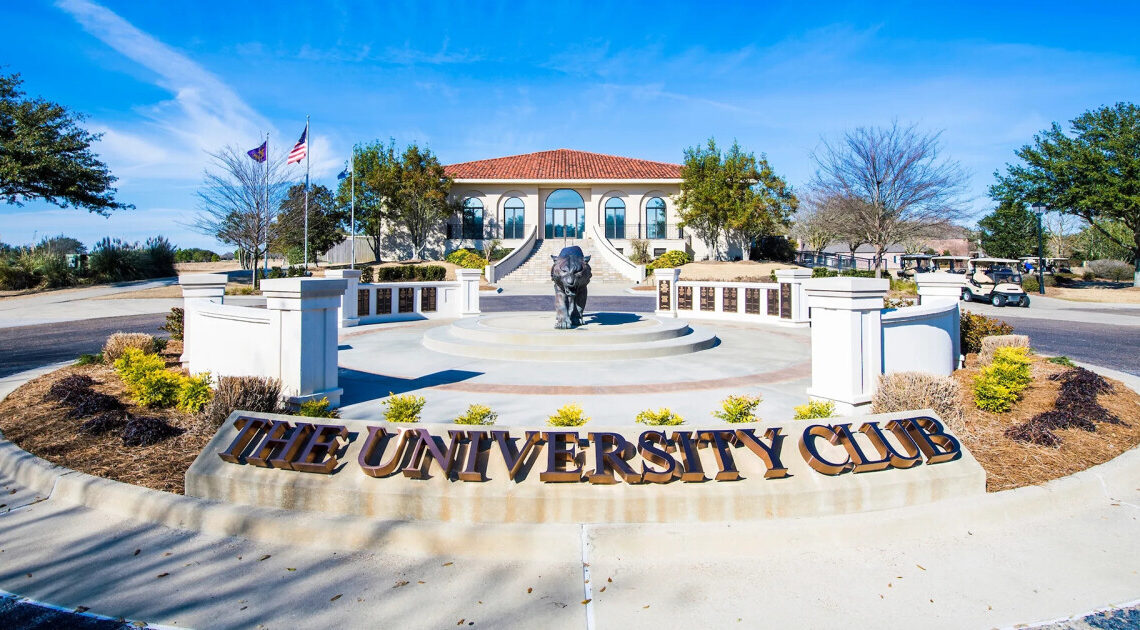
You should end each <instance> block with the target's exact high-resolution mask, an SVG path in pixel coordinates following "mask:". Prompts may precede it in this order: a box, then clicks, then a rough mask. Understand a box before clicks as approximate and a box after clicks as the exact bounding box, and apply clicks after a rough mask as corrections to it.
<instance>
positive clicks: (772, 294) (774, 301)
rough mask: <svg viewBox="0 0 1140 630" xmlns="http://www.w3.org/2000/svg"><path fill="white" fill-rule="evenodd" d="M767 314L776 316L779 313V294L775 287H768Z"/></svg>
mask: <svg viewBox="0 0 1140 630" xmlns="http://www.w3.org/2000/svg"><path fill="white" fill-rule="evenodd" d="M767 291H768V314H769V315H771V316H772V317H777V316H778V315H779V314H780V294H779V293H776V290H775V289H768V290H767Z"/></svg>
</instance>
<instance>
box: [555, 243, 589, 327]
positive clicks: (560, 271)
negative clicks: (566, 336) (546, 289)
mask: <svg viewBox="0 0 1140 630" xmlns="http://www.w3.org/2000/svg"><path fill="white" fill-rule="evenodd" d="M550 258H551V259H552V260H553V261H554V264H553V265H552V266H551V267H550V279H551V280H553V281H554V314H555V319H554V327H555V328H561V329H565V328H573V327H575V326H579V325H581V324H582V313H583V312H584V311H585V310H586V285H588V284H590V277H591V276H592V275H593V274H592V273H591V271H590V257H589V256H586V255H583V253H582V248H581V247H578V246H577V245H574V246H573V247H563V248H562V251H561V252H560V253H559V254H558V255H557V256H551V257H550Z"/></svg>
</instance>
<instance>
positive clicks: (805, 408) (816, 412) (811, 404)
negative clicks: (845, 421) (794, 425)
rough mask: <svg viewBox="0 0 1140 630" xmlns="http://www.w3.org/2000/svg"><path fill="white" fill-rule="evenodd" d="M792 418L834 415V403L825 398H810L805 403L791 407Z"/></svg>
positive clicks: (806, 418)
mask: <svg viewBox="0 0 1140 630" xmlns="http://www.w3.org/2000/svg"><path fill="white" fill-rule="evenodd" d="M793 411H795V415H794V416H792V419H793V420H818V419H822V418H830V417H832V416H834V415H835V403H834V402H832V401H830V400H827V401H824V400H810V401H808V404H806V405H798V406H796V407H793Z"/></svg>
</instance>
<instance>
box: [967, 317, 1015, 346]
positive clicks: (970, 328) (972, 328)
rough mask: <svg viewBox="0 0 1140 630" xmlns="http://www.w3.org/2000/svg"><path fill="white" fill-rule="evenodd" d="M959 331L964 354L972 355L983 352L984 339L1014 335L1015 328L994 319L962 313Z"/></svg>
mask: <svg viewBox="0 0 1140 630" xmlns="http://www.w3.org/2000/svg"><path fill="white" fill-rule="evenodd" d="M958 330H959V337H960V340H961V344H962V354H972V353H978V352H981V351H982V338H983V337H992V336H994V335H1009V334H1012V333H1013V326H1010V325H1009V324H1007V323H1005V322H1003V321H1000V320H997V319H994V318H992V317H986V316H985V315H978V314H976V313H971V312H969V311H962V313H961V319H960V323H959V326H958Z"/></svg>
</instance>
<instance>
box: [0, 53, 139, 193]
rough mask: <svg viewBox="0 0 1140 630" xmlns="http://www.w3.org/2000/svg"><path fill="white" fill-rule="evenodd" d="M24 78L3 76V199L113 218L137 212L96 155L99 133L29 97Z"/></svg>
mask: <svg viewBox="0 0 1140 630" xmlns="http://www.w3.org/2000/svg"><path fill="white" fill-rule="evenodd" d="M21 83H23V81H21V79H20V75H19V74H8V75H4V74H0V198H3V199H5V200H6V201H7V202H8V203H9V204H14V205H23V202H25V201H30V200H33V199H42V200H44V201H46V202H48V203H52V204H56V205H59V206H61V207H64V208H66V207H68V206H75V207H77V208H85V209H87V210H88V211H89V212H95V213H98V214H102V215H108V214H110V213H111V211H112V210H123V209H127V208H133V207H134V206H132V205H129V204H124V203H120V202H118V201H115V192H116V190H115V189H114V188H112V187H111V184H113V183H114V182H115V180H116V178H115V177H114V176H112V175H111V172H110V171H109V170H108V169H107V165H105V164H103V162H102V161H100V160H99V158H98V157H97V156H96V155H95V153H94V152H92V151H91V143H93V142H95V141H96V140H98V139H99V135H98V134H92V133H89V132H87V130H85V129H83V128H82V127H80V126H79V121H80V120H82V116H81V115H79V114H74V113H72V112H70V111H68V110H67V108H65V107H63V106H62V105H58V104H56V103H52V102H49V101H45V100H43V99H41V98H33V99H29V98H25V96H24V92H23V91H22V90H20V84H21Z"/></svg>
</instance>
